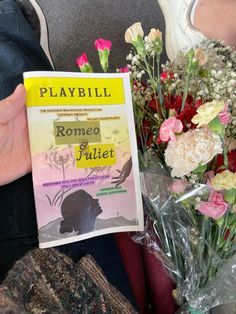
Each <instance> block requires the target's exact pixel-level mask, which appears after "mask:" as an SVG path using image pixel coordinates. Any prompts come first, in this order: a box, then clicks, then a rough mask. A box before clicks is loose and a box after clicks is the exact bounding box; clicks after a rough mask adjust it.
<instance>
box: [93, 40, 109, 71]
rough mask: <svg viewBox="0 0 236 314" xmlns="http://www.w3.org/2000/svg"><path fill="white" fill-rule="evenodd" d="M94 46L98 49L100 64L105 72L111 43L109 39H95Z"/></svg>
mask: <svg viewBox="0 0 236 314" xmlns="http://www.w3.org/2000/svg"><path fill="white" fill-rule="evenodd" d="M94 46H95V48H96V49H97V51H98V55H99V61H100V65H101V67H102V69H103V71H104V72H107V69H108V65H109V63H108V58H109V54H110V50H111V46H112V43H111V41H110V40H105V39H102V38H100V39H97V40H95V43H94Z"/></svg>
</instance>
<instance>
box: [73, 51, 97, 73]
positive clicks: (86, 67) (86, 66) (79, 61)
mask: <svg viewBox="0 0 236 314" xmlns="http://www.w3.org/2000/svg"><path fill="white" fill-rule="evenodd" d="M75 63H76V65H77V66H78V67H79V68H80V71H81V72H90V73H91V72H93V69H92V66H91V65H90V63H89V62H88V57H87V55H86V53H85V52H84V53H83V54H82V55H81V56H79V57H77V58H76V61H75Z"/></svg>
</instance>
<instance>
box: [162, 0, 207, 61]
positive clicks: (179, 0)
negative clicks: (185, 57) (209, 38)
mask: <svg viewBox="0 0 236 314" xmlns="http://www.w3.org/2000/svg"><path fill="white" fill-rule="evenodd" d="M157 1H158V3H159V5H160V7H161V9H162V12H163V15H164V18H165V26H166V40H165V45H166V53H167V56H168V58H169V59H170V60H171V61H173V60H174V58H175V57H176V54H177V52H178V51H188V50H189V49H191V48H192V47H193V48H194V47H195V46H198V45H199V44H200V43H201V42H202V41H203V40H204V39H206V37H205V36H204V35H203V34H202V33H200V32H199V31H198V30H196V29H195V28H194V26H193V25H192V23H191V21H190V15H191V10H192V7H193V5H194V2H195V1H196V0H157Z"/></svg>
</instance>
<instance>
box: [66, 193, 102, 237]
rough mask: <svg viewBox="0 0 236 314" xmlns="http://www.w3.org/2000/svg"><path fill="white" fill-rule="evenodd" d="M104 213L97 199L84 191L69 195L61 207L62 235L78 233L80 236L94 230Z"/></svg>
mask: <svg viewBox="0 0 236 314" xmlns="http://www.w3.org/2000/svg"><path fill="white" fill-rule="evenodd" d="M101 213H102V209H101V207H100V204H99V202H98V200H97V199H94V198H93V197H92V196H91V195H90V194H89V193H87V192H86V191H84V190H78V191H75V192H73V193H71V194H69V195H68V196H67V197H66V198H65V199H64V201H63V202H62V205H61V214H62V217H63V218H64V220H62V221H61V225H60V233H65V232H73V231H78V235H79V234H82V233H87V232H91V231H93V230H94V225H95V219H96V217H97V216H98V215H100V214H101Z"/></svg>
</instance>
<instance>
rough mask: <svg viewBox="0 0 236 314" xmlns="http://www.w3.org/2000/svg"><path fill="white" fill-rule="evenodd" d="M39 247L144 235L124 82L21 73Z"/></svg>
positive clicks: (125, 78) (123, 77)
mask: <svg viewBox="0 0 236 314" xmlns="http://www.w3.org/2000/svg"><path fill="white" fill-rule="evenodd" d="M24 84H25V87H26V90H27V104H26V106H27V116H28V127H29V138H30V148H31V155H32V173H33V184H34V196H35V206H36V212H37V221H38V234H39V246H40V247H41V248H46V247H51V246H56V245H61V244H66V243H70V242H75V241H79V240H83V239H87V238H90V237H94V236H99V235H102V234H107V233H113V232H123V231H139V230H142V229H143V210H142V198H141V191H140V181H139V169H138V155H137V145H136V137H135V126H134V118H133V108H132V100H131V92H130V80H129V75H128V74H127V73H123V74H95V73H93V74H91V73H89V74H85V73H68V72H26V73H24Z"/></svg>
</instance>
